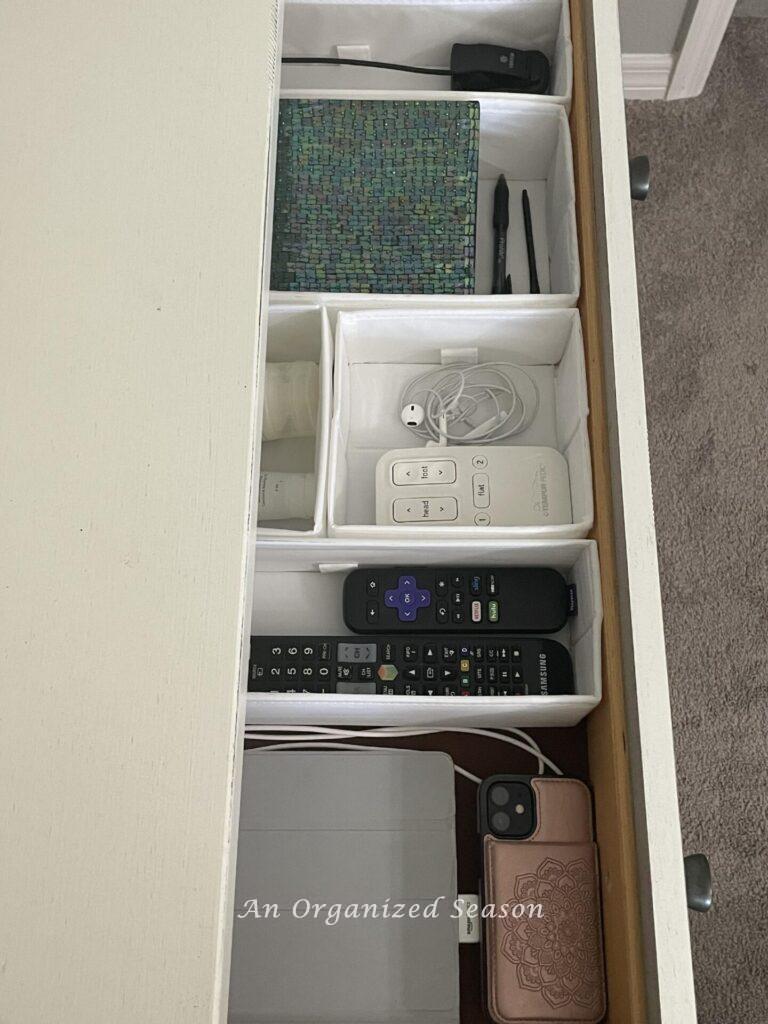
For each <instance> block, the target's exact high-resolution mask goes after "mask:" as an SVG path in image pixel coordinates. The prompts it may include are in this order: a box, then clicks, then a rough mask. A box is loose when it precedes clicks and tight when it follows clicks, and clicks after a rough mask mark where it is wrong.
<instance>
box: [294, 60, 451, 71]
mask: <svg viewBox="0 0 768 1024" xmlns="http://www.w3.org/2000/svg"><path fill="white" fill-rule="evenodd" d="M283 64H354V65H355V67H360V68H386V69H387V70H388V71H410V72H411V73H412V74H415V75H450V74H451V72H450V70H449V69H448V68H414V67H411V66H410V65H409V64H385V63H384V62H383V61H379V60H349V59H346V58H343V57H283Z"/></svg>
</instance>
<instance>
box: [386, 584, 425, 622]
mask: <svg viewBox="0 0 768 1024" xmlns="http://www.w3.org/2000/svg"><path fill="white" fill-rule="evenodd" d="M431 603H432V594H431V593H430V591H429V590H421V589H420V588H419V587H418V586H417V584H416V578H415V577H414V576H401V577H400V579H399V580H398V581H397V589H396V590H385V591H384V604H385V605H386V607H387V608H397V617H398V619H399V620H400V621H401V622H415V621H416V613H417V612H418V610H419V608H429V606H430V604H431Z"/></svg>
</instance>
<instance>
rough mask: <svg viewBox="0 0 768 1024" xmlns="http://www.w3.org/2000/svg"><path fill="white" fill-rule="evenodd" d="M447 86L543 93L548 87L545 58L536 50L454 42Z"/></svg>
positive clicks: (478, 90)
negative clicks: (449, 79)
mask: <svg viewBox="0 0 768 1024" xmlns="http://www.w3.org/2000/svg"><path fill="white" fill-rule="evenodd" d="M451 88H452V89H455V90H457V91H461V92H530V93H545V92H546V91H547V89H549V61H548V60H547V58H546V57H545V56H544V54H543V53H541V51H540V50H514V49H512V48H511V47H509V46H493V45H491V44H490V43H454V44H453V47H452V48H451Z"/></svg>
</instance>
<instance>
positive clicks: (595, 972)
mask: <svg viewBox="0 0 768 1024" xmlns="http://www.w3.org/2000/svg"><path fill="white" fill-rule="evenodd" d="M520 903H525V904H530V903H533V904H541V908H542V916H541V917H540V918H539V917H533V918H529V917H527V916H523V917H520V918H518V919H515V918H513V917H511V916H509V915H508V916H507V917H506V918H504V919H503V924H504V927H505V929H506V932H505V934H504V937H503V939H502V943H501V951H502V953H503V955H504V956H505V957H506V958H507V959H508V960H509V961H511V962H512V963H513V964H515V965H516V967H517V980H518V983H519V984H520V987H521V988H524V989H527V990H528V991H530V992H540V993H541V995H542V996H543V998H544V999H545V1000H546V1001H547V1003H549V1005H550V1006H552V1007H553V1008H560V1007H563V1006H566V1005H568V1004H569V1003H575V1004H576V1005H577V1006H581V1007H584V1008H585V1009H590V1008H592V1007H594V1006H596V1005H597V1003H598V1001H599V998H600V989H601V985H600V982H601V973H600V950H599V948H598V941H597V936H598V923H597V919H596V917H597V901H596V898H595V875H594V869H593V867H591V866H590V865H589V864H588V863H587V861H585V860H574V861H571V862H570V863H568V864H563V863H562V862H561V861H558V860H553V859H552V858H549V857H548V858H547V859H546V860H544V861H542V863H541V864H540V865H539V867H538V869H537V871H536V873H535V874H526V875H519V876H518V878H517V879H516V881H515V894H514V898H513V899H511V900H509V902H508V903H507V906H508V907H509V906H510V905H511V904H520Z"/></svg>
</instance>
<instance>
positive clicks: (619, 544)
mask: <svg viewBox="0 0 768 1024" xmlns="http://www.w3.org/2000/svg"><path fill="white" fill-rule="evenodd" d="M583 7H584V15H585V25H586V32H585V37H586V47H587V56H588V68H589V84H590V93H589V106H590V111H591V114H592V117H591V127H592V140H591V141H592V152H593V165H594V171H595V178H596V181H595V191H596V202H595V210H596V219H597V240H598V248H599V252H600V256H601V263H600V264H599V267H598V281H599V283H600V287H601V291H600V300H601V310H600V312H601V314H602V330H603V338H604V358H605V391H606V405H607V419H608V431H609V441H610V449H609V451H610V463H611V472H612V479H613V493H614V508H613V513H614V519H615V527H616V529H615V537H616V549H617V550H616V554H617V570H618V584H619V600H620V619H621V623H622V642H623V651H624V678H625V687H626V705H627V723H628V740H629V744H630V747H629V751H630V760H631V764H632V769H633V771H632V781H633V795H634V799H635V827H636V831H637V841H638V862H639V863H638V866H639V870H640V877H639V886H640V899H641V905H642V911H643V928H644V936H645V943H646V952H647V964H646V965H647V968H648V978H647V982H648V999H649V1003H648V1011H649V1015H651V1016H652V1019H659V1020H663V1021H664V1022H669V1024H695V1020H696V1008H695V997H694V989H693V972H692V966H691V949H690V936H689V930H688V912H687V906H686V896H685V883H684V875H683V860H682V848H681V837H680V818H679V811H678V800H677V786H676V776H675V759H674V748H673V738H672V723H671V717H670V708H669V689H668V682H667V666H666V655H665V649H664V627H663V622H662V614H661V595H660V591H659V574H658V564H657V553H656V534H655V529H654V520H653V503H652V496H651V478H650V464H649V458H648V438H647V429H646V416H645V391H644V384H643V365H642V350H641V341H640V325H639V317H638V307H637V281H636V276H635V259H634V242H633V232H632V216H631V208H630V202H631V201H630V195H629V171H628V153H627V138H626V128H625V120H624V99H623V92H622V81H621V50H620V40H619V23H618V13H617V8H616V4H614V3H602V2H597V0H595V2H593V3H584V5H583ZM654 969H655V972H656V974H655V976H654V973H653V971H654Z"/></svg>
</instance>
